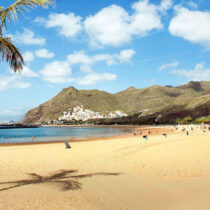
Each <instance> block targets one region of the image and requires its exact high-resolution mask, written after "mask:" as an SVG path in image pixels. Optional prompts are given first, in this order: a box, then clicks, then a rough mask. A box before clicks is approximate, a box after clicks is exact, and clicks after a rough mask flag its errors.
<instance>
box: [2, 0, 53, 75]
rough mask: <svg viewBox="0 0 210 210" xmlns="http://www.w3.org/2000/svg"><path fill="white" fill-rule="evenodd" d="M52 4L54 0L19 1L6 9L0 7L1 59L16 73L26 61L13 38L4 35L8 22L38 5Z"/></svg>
mask: <svg viewBox="0 0 210 210" xmlns="http://www.w3.org/2000/svg"><path fill="white" fill-rule="evenodd" d="M51 3H52V0H17V1H15V2H14V3H13V4H12V5H10V6H9V7H7V8H6V9H4V8H3V7H0V59H1V60H2V61H6V62H7V63H9V65H10V68H11V69H12V70H13V71H14V72H17V71H21V70H22V68H23V65H24V59H23V56H22V54H21V52H20V51H19V49H18V48H17V47H16V46H15V45H14V43H13V41H12V40H11V38H10V37H5V36H4V35H3V31H4V29H6V28H7V22H14V21H15V20H17V19H18V14H22V15H23V12H24V11H28V8H34V7H36V6H37V5H38V6H42V7H45V6H47V5H49V4H51Z"/></svg>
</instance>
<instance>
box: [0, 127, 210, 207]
mask: <svg viewBox="0 0 210 210" xmlns="http://www.w3.org/2000/svg"><path fill="white" fill-rule="evenodd" d="M185 129H186V130H187V131H189V135H187V134H186V130H185V131H182V130H183V127H181V126H180V127H179V128H178V130H176V128H175V127H173V132H172V127H170V126H169V127H158V128H157V127H156V128H153V129H151V127H147V128H145V127H144V128H142V127H140V128H137V129H136V130H135V131H136V132H137V134H138V132H139V134H140V131H142V132H143V133H142V134H146V133H148V131H149V130H150V132H151V135H148V140H145V139H143V137H142V136H143V135H134V134H132V133H130V134H128V135H120V136H115V137H109V138H95V139H86V140H80V141H79V140H75V141H70V145H71V149H66V148H65V144H64V142H60V141H59V142H40V143H38V142H34V143H30V144H19V145H20V146H19V145H17V144H10V145H3V146H0V159H1V160H2V161H1V162H0V167H1V172H0V194H1V197H0V201H1V202H0V209H23V210H24V209H28V208H30V209H31V210H36V209H40V210H42V209H45V210H46V209H49V210H51V209H66V210H67V209H77V210H83V209H95V210H98V209H100V210H107V209H128V210H138V209H139V206H140V207H141V209H153V210H159V209H161V210H168V209H173V210H178V209H179V210H180V209H184V210H189V209H190V210H197V209H202V210H209V209H210V203H209V193H210V181H209V180H210V165H209V159H210V138H209V137H210V132H209V131H207V130H206V131H205V132H203V130H202V129H201V127H194V130H192V131H191V127H190V126H188V127H186V126H185ZM170 131H171V132H170ZM163 132H167V134H168V136H167V138H165V137H164V136H163V135H162V134H163ZM76 142H77V143H76ZM73 143H74V144H73ZM75 184H76V185H75ZM139 198H141V199H139Z"/></svg>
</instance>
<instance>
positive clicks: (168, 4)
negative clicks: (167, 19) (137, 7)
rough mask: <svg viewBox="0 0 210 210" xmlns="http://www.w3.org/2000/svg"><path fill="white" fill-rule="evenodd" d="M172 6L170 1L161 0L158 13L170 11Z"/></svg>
mask: <svg viewBox="0 0 210 210" xmlns="http://www.w3.org/2000/svg"><path fill="white" fill-rule="evenodd" d="M172 6H173V1H172V0H162V1H161V3H160V7H159V9H160V11H161V12H165V11H166V10H168V9H170V8H171V7H172Z"/></svg>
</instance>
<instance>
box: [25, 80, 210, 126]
mask: <svg viewBox="0 0 210 210" xmlns="http://www.w3.org/2000/svg"><path fill="white" fill-rule="evenodd" d="M209 101H210V81H202V82H193V81H191V82H189V83H187V84H185V85H181V86H177V87H172V86H170V87H169V86H159V85H154V86H151V87H146V88H141V89H137V88H135V87H132V86H131V87H129V88H127V89H125V90H123V91H120V92H117V93H115V94H112V93H109V92H106V91H100V90H97V89H93V90H78V89H76V88H75V87H73V86H70V87H69V88H64V89H63V90H62V91H61V92H60V93H58V94H57V95H56V96H55V97H53V98H52V99H50V100H49V101H47V102H45V103H43V104H41V105H40V106H39V107H37V108H34V109H32V110H30V111H29V112H27V113H26V115H25V118H24V121H23V122H24V123H43V122H47V121H49V120H57V119H58V117H59V116H60V115H62V113H63V112H64V111H66V110H68V109H69V108H73V107H75V106H78V105H84V107H85V108H87V109H90V110H93V111H96V112H101V113H106V112H111V111H116V110H122V111H124V112H126V113H127V114H134V113H143V115H149V114H152V113H155V112H159V111H162V110H164V109H166V108H168V107H173V106H177V107H183V109H186V110H188V109H189V110H191V109H194V108H196V107H199V106H202V105H203V104H206V103H208V102H209Z"/></svg>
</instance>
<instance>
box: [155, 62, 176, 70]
mask: <svg viewBox="0 0 210 210" xmlns="http://www.w3.org/2000/svg"><path fill="white" fill-rule="evenodd" d="M178 65H179V62H173V63H167V64H162V65H161V66H160V67H159V70H160V71H163V70H165V69H170V68H176V67H177V66H178Z"/></svg>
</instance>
